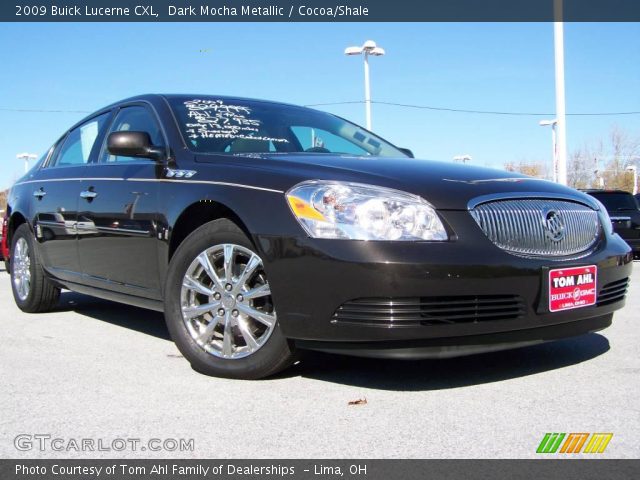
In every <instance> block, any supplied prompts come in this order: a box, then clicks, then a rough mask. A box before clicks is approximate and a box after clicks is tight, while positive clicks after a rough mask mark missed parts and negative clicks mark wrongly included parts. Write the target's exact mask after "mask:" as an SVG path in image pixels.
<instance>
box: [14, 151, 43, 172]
mask: <svg viewBox="0 0 640 480" xmlns="http://www.w3.org/2000/svg"><path fill="white" fill-rule="evenodd" d="M16 158H17V159H18V160H24V173H27V172H28V171H29V160H35V159H36V158H38V156H37V155H35V154H33V153H27V152H24V153H19V154H18V155H16Z"/></svg>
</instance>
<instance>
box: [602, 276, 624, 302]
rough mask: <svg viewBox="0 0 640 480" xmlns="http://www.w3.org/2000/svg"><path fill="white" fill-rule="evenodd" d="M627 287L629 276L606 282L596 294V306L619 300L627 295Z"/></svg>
mask: <svg viewBox="0 0 640 480" xmlns="http://www.w3.org/2000/svg"><path fill="white" fill-rule="evenodd" d="M628 287H629V278H623V279H622V280H617V281H615V282H611V283H607V284H606V285H605V286H604V287H602V289H601V290H600V293H599V294H598V306H599V307H601V306H603V305H609V304H610V303H615V302H619V301H620V300H623V299H624V297H625V296H626V295H627V288H628Z"/></svg>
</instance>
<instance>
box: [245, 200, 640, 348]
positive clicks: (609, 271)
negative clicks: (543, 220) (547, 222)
mask: <svg viewBox="0 0 640 480" xmlns="http://www.w3.org/2000/svg"><path fill="white" fill-rule="evenodd" d="M465 215H466V218H465ZM468 219H469V216H468V213H466V212H447V221H448V222H449V223H450V224H451V225H452V227H453V228H454V231H456V232H457V233H458V237H457V239H454V240H453V241H450V242H432V243H428V242H398V243H394V242H361V241H343V240H318V239H310V238H306V237H302V236H300V237H293V238H292V237H274V236H258V237H257V239H256V240H257V241H256V244H257V245H258V248H259V249H260V250H261V255H262V256H263V258H264V259H265V268H266V270H267V274H268V276H269V279H270V284H271V289H272V294H273V298H274V302H275V305H276V308H277V312H278V319H279V322H280V326H281V329H282V332H283V334H284V335H285V336H286V337H288V338H290V339H293V340H296V343H298V344H299V345H300V346H301V347H306V348H316V349H323V350H330V351H335V350H336V348H338V349H340V348H341V349H342V351H343V352H345V353H348V352H347V350H351V351H353V352H355V353H357V354H358V355H363V356H367V355H372V353H371V352H376V351H377V352H378V353H381V352H382V351H385V350H386V352H387V353H388V354H389V355H387V356H396V355H397V356H406V355H409V356H410V357H420V356H425V355H426V356H434V355H432V354H431V353H435V356H448V355H449V353H451V352H454V353H453V354H454V355H459V354H464V353H465V351H466V352H469V353H475V352H476V351H477V350H478V348H477V346H478V345H484V346H485V347H489V348H490V349H494V350H495V349H500V348H505V347H504V346H503V345H504V344H509V345H511V346H514V344H515V346H519V345H523V344H528V343H531V342H534V343H537V342H540V341H546V340H550V339H554V338H562V337H564V336H573V335H579V334H581V333H585V332H588V331H594V330H599V329H601V328H605V327H606V326H607V325H608V324H609V323H610V322H611V316H612V315H611V314H612V312H614V311H615V310H617V309H619V308H622V306H623V305H624V299H623V298H622V297H615V298H613V301H607V302H599V303H598V304H596V305H594V306H591V307H584V308H578V309H574V310H567V311H563V312H555V313H551V312H549V310H548V305H547V303H548V302H547V298H548V292H547V291H546V288H547V287H546V284H547V282H548V280H547V275H548V273H547V272H548V270H549V269H550V268H560V267H571V266H583V265H597V266H598V276H597V291H598V292H607V290H606V289H605V288H610V287H609V286H610V285H611V284H616V282H622V281H623V280H624V279H626V278H628V277H629V276H630V274H631V269H632V265H631V262H632V255H631V253H630V249H629V247H628V246H627V245H626V244H625V242H624V241H622V239H620V237H618V236H617V235H613V236H607V238H602V239H601V241H600V242H599V244H598V245H599V246H598V247H597V248H596V250H595V251H593V252H592V253H591V254H589V255H588V256H586V257H584V258H581V259H578V260H571V261H562V262H559V261H551V260H544V259H532V258H522V257H518V256H514V255H511V254H508V253H506V252H504V251H502V250H501V249H499V248H498V247H496V246H495V245H493V244H492V243H491V242H490V241H489V240H488V239H487V238H486V237H485V236H484V234H482V232H480V231H479V230H478V229H477V227H476V226H475V225H474V224H471V223H470V222H468V221H467V220H468ZM474 228H475V231H474V230H473V229H474ZM625 285H626V284H625ZM505 295H508V296H514V297H517V298H519V299H521V301H522V312H521V314H520V315H518V316H517V317H516V318H508V319H502V318H500V319H493V318H490V317H489V318H482V319H481V321H466V322H460V323H457V322H454V323H451V324H430V323H428V322H425V324H418V325H406V324H405V325H401V324H397V325H396V324H394V323H393V322H391V324H386V325H384V326H380V325H373V324H367V323H360V324H354V323H349V322H336V321H335V316H334V314H335V313H336V311H337V310H338V309H339V308H340V307H341V306H342V305H344V304H345V303H348V302H351V301H353V300H356V299H363V298H371V297H375V298H386V299H406V298H409V297H415V298H424V297H429V298H439V297H455V296H465V297H470V296H478V297H492V296H505ZM603 298H604V297H603ZM510 332H511V333H510ZM505 335H506V336H505ZM321 342H326V343H325V344H324V347H323V345H322V343H321ZM489 345H492V346H491V347H490V346H489ZM454 347H455V348H454ZM460 347H462V348H460ZM434 348H435V350H433V349H434ZM412 349H413V350H412ZM425 349H427V350H425ZM429 349H431V353H429V352H428V350H429ZM394 350H397V353H394ZM400 350H402V351H400ZM484 350H486V348H485V349H484ZM455 351H457V353H455ZM376 356H379V355H376Z"/></svg>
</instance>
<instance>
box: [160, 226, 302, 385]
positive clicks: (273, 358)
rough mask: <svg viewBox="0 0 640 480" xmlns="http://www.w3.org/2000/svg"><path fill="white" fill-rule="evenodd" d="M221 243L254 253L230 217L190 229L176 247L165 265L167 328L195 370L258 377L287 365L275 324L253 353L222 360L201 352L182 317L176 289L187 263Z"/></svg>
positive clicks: (284, 341)
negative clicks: (166, 271) (265, 340)
mask: <svg viewBox="0 0 640 480" xmlns="http://www.w3.org/2000/svg"><path fill="white" fill-rule="evenodd" d="M223 243H233V244H236V245H240V246H242V247H245V248H247V249H249V250H251V251H252V252H254V253H256V254H257V252H256V248H255V247H254V246H253V245H252V243H251V241H250V240H249V239H248V238H247V236H246V235H245V234H244V233H243V232H242V230H241V229H240V228H239V227H238V226H236V225H235V224H234V223H233V222H231V221H230V220H226V219H219V220H214V221H212V222H209V223H207V224H205V225H203V226H201V227H199V228H198V229H196V230H195V231H193V232H192V233H191V234H190V235H189V236H188V237H187V238H186V239H185V240H184V241H183V242H182V244H181V245H180V247H179V248H178V249H177V250H176V252H175V254H174V256H173V258H172V259H171V263H170V265H169V271H168V274H167V283H166V285H165V305H164V306H165V308H164V310H165V320H166V322H167V328H168V329H169V332H170V334H171V338H172V339H173V341H174V342H175V344H176V346H177V347H178V349H179V350H180V352H181V353H182V355H183V356H184V357H185V358H186V359H187V360H188V361H189V362H190V363H191V365H192V366H193V368H194V369H195V370H197V371H198V372H201V373H205V374H208V375H215V376H221V377H228V378H244V379H257V378H262V377H265V376H268V375H271V374H273V373H276V372H277V371H279V370H282V369H283V368H285V367H286V366H288V364H289V363H290V361H291V358H292V356H293V355H292V354H293V352H292V348H291V346H290V345H289V342H288V341H287V339H286V338H285V337H284V335H283V334H282V332H281V331H280V326H279V323H276V326H275V328H274V330H273V332H272V333H271V336H270V337H269V339H268V340H267V342H266V343H265V344H264V345H263V346H262V347H261V348H260V349H259V350H257V351H256V352H255V353H253V354H251V355H249V356H247V357H244V358H238V359H224V358H219V357H216V356H214V355H212V354H210V353H207V352H206V351H204V350H203V349H202V348H201V347H200V346H199V345H198V344H197V343H196V342H195V340H194V339H193V338H192V337H191V335H190V334H189V332H188V330H187V328H186V326H185V325H184V322H183V320H182V310H181V305H180V292H181V288H182V279H183V277H184V274H185V272H186V270H187V268H188V266H189V265H190V264H191V262H192V261H193V259H195V258H196V256H197V255H199V254H200V253H202V252H203V251H204V250H206V249H208V248H210V247H213V246H215V245H219V244H223ZM267 278H268V274H267ZM276 311H277V305H276Z"/></svg>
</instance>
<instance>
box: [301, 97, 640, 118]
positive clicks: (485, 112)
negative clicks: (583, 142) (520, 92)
mask: <svg viewBox="0 0 640 480" xmlns="http://www.w3.org/2000/svg"><path fill="white" fill-rule="evenodd" d="M362 103H364V101H362V100H355V101H349V102H331V103H313V104H308V105H305V107H324V106H331V105H349V104H362ZM371 103H376V104H378V105H389V106H393V107H402V108H417V109H421V110H435V111H439V112H455V113H474V114H479V115H514V116H529V117H546V116H552V115H555V113H550V112H500V111H494V110H465V109H462V108H448V107H432V106H429V105H412V104H408V103H395V102H380V101H375V100H372V101H371ZM567 115H571V116H574V117H576V116H613V115H640V111H637V112H635V111H633V112H593V113H591V112H589V113H567Z"/></svg>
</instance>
